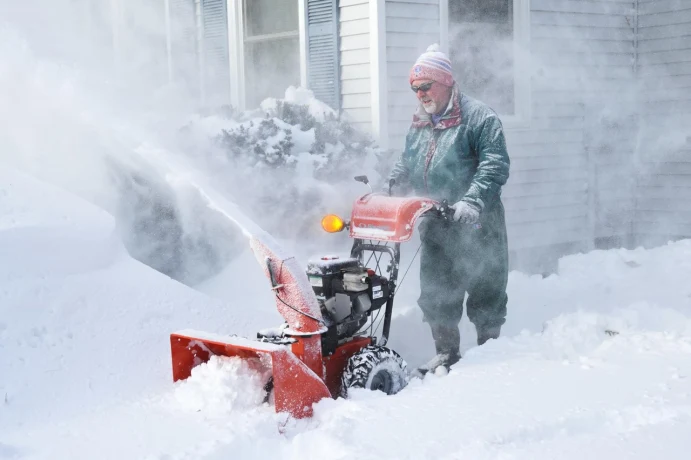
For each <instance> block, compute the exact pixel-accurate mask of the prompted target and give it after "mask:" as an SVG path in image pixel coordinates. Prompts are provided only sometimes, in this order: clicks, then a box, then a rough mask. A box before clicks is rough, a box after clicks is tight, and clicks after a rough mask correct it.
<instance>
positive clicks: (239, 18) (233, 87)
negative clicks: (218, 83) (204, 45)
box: [227, 0, 247, 110]
mask: <svg viewBox="0 0 691 460" xmlns="http://www.w3.org/2000/svg"><path fill="white" fill-rule="evenodd" d="M227 10H228V55H229V56H228V57H229V59H228V64H229V65H230V103H231V105H232V106H233V107H236V108H237V109H238V110H245V109H246V105H247V104H246V100H245V46H244V37H245V20H244V18H243V14H242V0H228V7H227Z"/></svg>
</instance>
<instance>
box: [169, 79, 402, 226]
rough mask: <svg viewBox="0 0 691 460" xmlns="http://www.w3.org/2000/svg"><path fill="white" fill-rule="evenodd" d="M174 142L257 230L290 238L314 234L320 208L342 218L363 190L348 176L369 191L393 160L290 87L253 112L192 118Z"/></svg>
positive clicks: (369, 138) (345, 121)
mask: <svg viewBox="0 0 691 460" xmlns="http://www.w3.org/2000/svg"><path fill="white" fill-rule="evenodd" d="M181 142H182V144H181V145H183V146H184V150H185V152H187V154H190V153H191V152H193V153H191V154H192V155H193V156H194V157H195V159H196V160H197V163H196V164H198V165H203V166H202V168H206V169H207V172H208V174H209V175H210V176H213V177H214V179H215V181H216V183H220V184H224V187H225V188H226V191H227V192H228V193H229V194H230V195H232V196H231V197H230V198H231V199H234V200H235V201H239V202H240V204H241V206H242V207H243V208H244V209H246V210H247V211H248V212H249V214H250V215H251V216H252V217H253V218H255V219H256V220H257V221H258V223H259V224H260V225H261V226H262V227H264V228H265V229H266V230H267V231H269V232H270V233H272V234H274V235H275V236H277V237H280V238H290V239H295V238H300V239H305V238H310V237H311V236H315V235H317V234H319V233H320V232H321V230H320V227H319V221H320V219H321V216H322V215H323V214H324V213H325V212H327V211H329V212H341V213H343V214H347V213H348V211H349V209H350V205H351V203H352V200H353V199H354V198H355V197H356V196H357V195H358V194H359V193H363V192H365V191H367V190H368V189H367V188H366V187H364V186H363V185H362V184H359V183H356V182H355V181H354V180H353V177H354V176H356V175H361V174H367V175H368V176H369V177H370V180H371V181H372V182H373V185H374V186H376V184H378V183H379V182H380V179H381V177H382V175H383V174H386V172H387V171H388V168H389V167H390V165H391V163H392V161H393V160H394V157H395V155H393V154H391V153H390V152H386V151H383V150H382V149H380V148H379V147H378V146H377V145H376V143H375V141H374V139H373V138H372V136H370V135H369V134H368V133H366V132H364V131H362V130H360V129H358V128H356V127H355V126H354V125H353V124H352V123H351V122H349V120H348V119H347V118H346V117H344V116H340V115H339V114H337V113H335V112H334V111H333V110H331V109H330V108H329V107H328V106H326V105H324V104H323V103H321V102H319V101H318V100H316V99H315V98H314V97H313V96H312V93H311V92H310V91H308V90H304V89H296V88H289V89H288V90H287V91H286V97H285V99H278V100H277V99H267V100H265V101H264V102H263V103H262V104H261V106H260V107H259V108H256V109H253V110H247V111H242V112H240V111H235V110H233V109H226V110H224V111H223V112H222V113H217V114H213V115H206V116H198V117H195V118H194V119H193V120H190V121H189V123H188V124H187V125H186V126H185V127H184V129H183V130H182V139H181Z"/></svg>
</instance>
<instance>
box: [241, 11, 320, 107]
mask: <svg viewBox="0 0 691 460" xmlns="http://www.w3.org/2000/svg"><path fill="white" fill-rule="evenodd" d="M242 2H243V0H228V54H229V65H230V103H231V104H232V105H233V107H236V108H237V109H238V110H245V109H246V108H247V99H246V97H245V43H249V42H261V41H265V40H271V39H275V38H288V37H299V42H300V44H299V47H300V85H301V86H303V87H307V20H306V18H307V16H306V14H307V8H306V3H305V2H306V0H298V31H297V32H295V31H291V32H280V33H276V34H267V35H257V36H253V37H245V17H244V13H243V8H242Z"/></svg>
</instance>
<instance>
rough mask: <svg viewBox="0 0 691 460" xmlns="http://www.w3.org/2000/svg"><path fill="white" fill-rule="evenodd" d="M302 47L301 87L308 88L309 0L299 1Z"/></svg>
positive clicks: (299, 28)
mask: <svg viewBox="0 0 691 460" xmlns="http://www.w3.org/2000/svg"><path fill="white" fill-rule="evenodd" d="M298 34H299V36H300V38H299V42H300V44H299V47H300V86H302V87H303V88H307V0H298Z"/></svg>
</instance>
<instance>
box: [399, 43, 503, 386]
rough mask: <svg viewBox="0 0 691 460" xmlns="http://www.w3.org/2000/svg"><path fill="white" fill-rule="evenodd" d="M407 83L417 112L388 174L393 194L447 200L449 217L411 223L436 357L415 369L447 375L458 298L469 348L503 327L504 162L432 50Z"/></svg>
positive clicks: (499, 139) (492, 121)
mask: <svg viewBox="0 0 691 460" xmlns="http://www.w3.org/2000/svg"><path fill="white" fill-rule="evenodd" d="M410 84H411V88H412V90H413V91H414V92H415V94H416V95H417V98H418V100H419V101H420V106H419V108H418V110H417V112H416V113H415V115H414V116H413V123H412V126H411V127H410V130H409V131H408V134H407V137H406V143H405V150H404V152H403V154H402V155H401V157H400V158H399V160H398V162H397V163H396V165H395V166H394V168H393V170H392V172H391V174H390V176H389V179H390V180H391V179H393V180H394V181H395V182H394V186H393V190H394V191H395V193H396V194H403V193H407V192H410V191H412V192H413V193H414V194H416V195H418V196H426V197H429V198H433V199H435V200H443V199H446V200H448V201H449V203H455V204H453V205H452V206H451V207H452V209H453V213H454V214H453V219H452V221H449V220H443V219H433V218H426V219H423V220H422V221H421V223H420V239H421V241H422V250H421V259H420V291H421V292H420V298H419V300H418V304H419V306H420V308H421V309H422V312H423V314H424V321H425V322H427V323H429V325H430V328H431V330H432V337H433V339H434V343H435V348H436V352H437V355H436V356H435V357H434V358H432V360H430V361H429V362H428V363H427V364H425V365H423V366H422V367H421V368H420V369H419V371H420V372H421V373H422V374H424V373H426V372H428V371H432V372H434V371H435V370H436V369H437V368H438V367H440V366H443V367H444V368H446V369H447V370H448V368H449V367H450V366H451V365H453V364H454V363H456V362H458V360H459V359H460V358H461V354H460V349H459V346H460V334H459V330H458V324H459V322H460V320H461V316H462V315H463V300H464V297H465V294H466V292H467V293H468V299H467V304H466V307H467V313H468V318H469V319H470V321H471V322H472V323H473V324H474V325H475V328H476V330H477V343H478V345H482V344H484V343H485V342H486V341H487V340H489V339H493V338H494V339H496V338H498V337H499V333H500V330H501V326H502V325H503V324H504V322H505V317H506V304H507V300H508V297H507V294H506V284H507V278H508V247H507V237H506V224H505V222H504V207H503V205H502V202H501V199H500V195H501V187H502V186H503V185H504V184H505V183H506V181H507V179H508V177H509V156H508V153H507V150H506V142H505V139H504V133H503V128H502V124H501V121H500V120H499V117H498V116H497V114H496V113H495V112H494V111H493V110H492V109H491V108H489V107H488V106H487V105H485V104H483V103H482V102H480V101H477V100H475V99H472V98H470V97H469V96H467V95H465V94H463V93H462V92H461V91H460V90H459V88H458V85H457V84H456V82H455V81H454V77H453V74H452V69H451V63H450V61H449V59H448V57H447V56H446V55H445V54H444V53H442V52H440V51H438V50H437V47H436V45H432V46H431V47H430V48H428V50H427V52H425V53H423V54H422V55H421V56H420V57H419V58H418V60H417V61H416V62H415V64H414V65H413V67H412V69H411V71H410Z"/></svg>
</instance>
